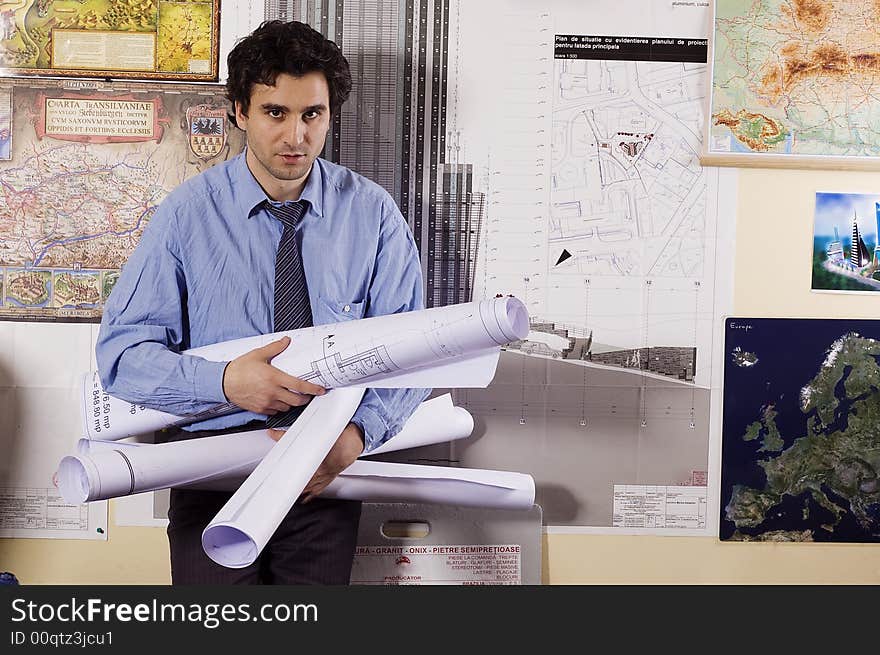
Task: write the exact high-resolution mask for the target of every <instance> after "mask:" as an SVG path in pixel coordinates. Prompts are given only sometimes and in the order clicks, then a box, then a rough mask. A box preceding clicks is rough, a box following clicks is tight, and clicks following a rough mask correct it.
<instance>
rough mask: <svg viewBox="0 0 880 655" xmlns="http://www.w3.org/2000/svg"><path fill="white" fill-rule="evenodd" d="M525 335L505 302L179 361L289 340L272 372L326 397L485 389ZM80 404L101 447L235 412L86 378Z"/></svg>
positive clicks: (220, 357) (316, 331)
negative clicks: (172, 408) (191, 410)
mask: <svg viewBox="0 0 880 655" xmlns="http://www.w3.org/2000/svg"><path fill="white" fill-rule="evenodd" d="M528 331H529V316H528V312H527V311H526V307H525V305H523V303H522V302H521V301H519V300H518V299H516V298H513V297H510V296H508V297H504V298H493V299H491V300H482V301H479V302H471V303H461V304H458V305H450V306H447V307H435V308H432V309H424V310H419V311H413V312H403V313H400V314H389V315H387V316H376V317H373V318H364V319H358V320H351V321H343V322H341V323H332V324H329V325H320V326H315V327H310V328H303V329H300V330H291V331H287V332H276V333H273V334H266V335H257V336H254V337H247V338H244V339H235V340H233V341H224V342H222V343H219V344H213V345H210V346H203V347H200V348H194V349H192V350H188V351H186V352H185V354H188V355H194V356H198V357H203V358H205V359H208V360H212V361H228V360H232V359H234V358H236V357H238V356H240V355H243V354H245V353H247V352H249V351H251V350H253V349H254V348H259V347H262V346H265V345H266V344H268V343H270V342H272V341H275V340H277V339H280V338H281V337H283V336H289V337H290V338H291V344H290V346H288V348H287V349H286V350H285V351H284V352H282V353H281V354H280V355H278V356H277V357H275V358H274V359H273V360H272V364H273V366H276V367H278V368H280V369H281V370H283V371H284V372H285V373H288V374H290V375H293V376H295V377H298V378H301V379H303V380H308V381H310V382H313V383H315V384H318V385H321V386H323V387H325V388H326V389H335V388H340V387H374V388H403V387H444V388H445V387H449V388H454V387H460V388H464V387H485V386H487V385H488V384H489V382H490V381H491V380H492V377H493V376H494V375H495V367H496V365H497V362H498V353H499V351H500V348H501V346H503V345H506V344H508V343H510V342H511V341H515V340H517V339H523V338H525V337H526V335H527V334H528ZM82 403H83V404H82V409H83V424H84V425H83V427H84V430H85V432H84V434H85V435H86V436H88V437H89V438H90V439H104V440H114V439H122V438H124V437H128V436H133V435H136V434H143V433H145V432H152V431H154V430H160V429H162V428H165V427H168V426H172V425H187V424H189V423H194V422H196V421H200V420H204V419H207V418H211V417H213V416H219V415H222V414H228V413H231V412H235V411H239V410H238V408H237V407H235V406H234V405H231V404H228V403H227V404H225V405H218V406H216V407H214V408H212V409H210V410H207V411H205V412H201V413H200V414H194V415H189V416H176V415H173V414H168V413H165V412H160V411H157V410H153V409H148V408H146V407H143V406H140V405H135V404H132V403H128V402H125V401H123V400H119V399H117V398H114V397H112V396H110V395H108V394H106V393H105V392H104V390H103V389H102V387H101V383H100V381H99V379H98V376H97V374H96V373H94V372H93V373H89V374H86V376H85V377H84V379H83V395H82Z"/></svg>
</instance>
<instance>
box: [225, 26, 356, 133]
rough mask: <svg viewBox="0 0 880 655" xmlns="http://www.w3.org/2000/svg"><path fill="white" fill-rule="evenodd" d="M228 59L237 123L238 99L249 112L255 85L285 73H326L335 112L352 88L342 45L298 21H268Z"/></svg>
mask: <svg viewBox="0 0 880 655" xmlns="http://www.w3.org/2000/svg"><path fill="white" fill-rule="evenodd" d="M226 63H227V64H228V67H229V77H228V78H227V80H226V97H227V98H228V99H229V101H230V102H231V103H232V113H231V114H230V118H231V119H232V123H233V125H236V122H235V103H236V102H238V103H239V104H240V105H241V111H242V113H243V114H245V115H247V113H248V110H249V109H250V102H251V92H252V91H253V88H254V85H255V84H265V85H267V86H274V85H275V79H276V78H277V77H278V75H279V74H281V73H287V74H288V75H293V76H295V77H300V76H302V75H306V74H307V73H313V72H321V73H323V74H324V77H325V78H327V86H328V88H329V89H330V113H331V114H334V115H335V114H336V112H337V111H338V109H339V108H340V107H341V106H342V103H344V102H345V100H346V99H347V98H348V94H349V93H350V92H351V72H350V71H349V69H348V61H347V60H346V59H345V57H343V56H342V51H341V50H340V49H339V46H337V45H336V44H335V43H333V41H330V40H328V39H325V38H324V36H323V35H322V34H321V33H320V32H318V31H316V30H314V29H312V28H311V27H310V26H309V25H306V24H305V23H300V22H298V21H290V22H284V21H280V20H269V21H266V22H264V23H263V24H262V25H260V26H259V27H258V28H257V29H255V30H254V31H253V32H251V34H249V35H248V36H246V37H244V38H243V39H241V40H240V41H239V42H238V43H236V44H235V47H234V48H233V49H232V51H231V52H230V53H229V56H228V57H227V58H226Z"/></svg>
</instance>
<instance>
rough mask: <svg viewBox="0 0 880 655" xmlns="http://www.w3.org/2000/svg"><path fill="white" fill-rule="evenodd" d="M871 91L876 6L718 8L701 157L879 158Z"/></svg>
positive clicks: (779, 2) (845, 2) (879, 29)
mask: <svg viewBox="0 0 880 655" xmlns="http://www.w3.org/2000/svg"><path fill="white" fill-rule="evenodd" d="M878 82H880V3H878V2H866V1H865V0H761V1H760V2H742V1H741V0H717V2H716V5H715V36H714V66H713V71H712V99H711V121H710V126H709V134H710V140H709V143H708V146H709V154H710V155H711V154H722V153H750V154H757V155H761V154H764V155H768V154H781V155H802V156H846V157H870V156H877V155H878V154H880V105H878V103H877V102H876V87H877V84H878ZM758 159H759V160H760V157H759V158H758Z"/></svg>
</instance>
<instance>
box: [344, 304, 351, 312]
mask: <svg viewBox="0 0 880 655" xmlns="http://www.w3.org/2000/svg"><path fill="white" fill-rule="evenodd" d="M342 311H344V312H350V311H351V305H346V306H345V307H343V308H342Z"/></svg>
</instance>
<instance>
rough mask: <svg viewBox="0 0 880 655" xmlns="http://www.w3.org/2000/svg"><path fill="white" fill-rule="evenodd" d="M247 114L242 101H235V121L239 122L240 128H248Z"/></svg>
mask: <svg viewBox="0 0 880 655" xmlns="http://www.w3.org/2000/svg"><path fill="white" fill-rule="evenodd" d="M247 120H248V117H247V114H245V113H244V112H243V111H242V110H241V101H240V100H236V101H235V122H236V123H237V124H238V127H239V129H242V130H246V129H247Z"/></svg>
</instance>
